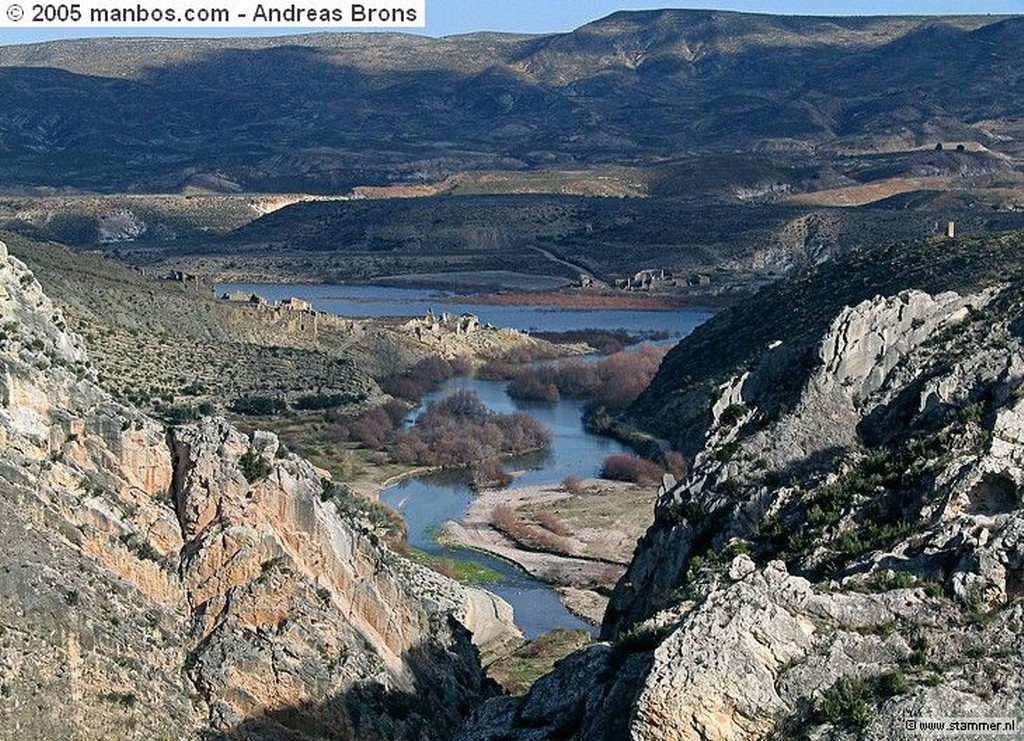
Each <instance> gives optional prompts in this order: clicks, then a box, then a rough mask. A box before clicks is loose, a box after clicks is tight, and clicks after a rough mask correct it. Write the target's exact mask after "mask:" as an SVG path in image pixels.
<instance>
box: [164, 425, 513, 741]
mask: <svg viewBox="0 0 1024 741" xmlns="http://www.w3.org/2000/svg"><path fill="white" fill-rule="evenodd" d="M172 447H173V450H174V456H175V475H174V491H175V499H176V502H177V507H178V515H179V517H180V520H181V524H182V532H183V533H184V539H185V548H184V554H185V555H184V558H183V561H182V567H181V573H182V578H183V582H184V586H185V589H186V591H187V592H188V595H189V600H190V603H191V605H192V609H193V615H194V621H193V625H192V637H193V640H194V642H195V649H194V651H193V653H192V654H191V655H190V672H191V675H192V677H193V679H194V681H195V682H196V686H197V687H198V688H199V689H200V691H201V692H202V693H203V695H204V696H205V697H206V698H207V700H208V702H209V704H210V707H211V714H212V717H213V719H214V724H215V725H216V726H217V727H221V728H231V727H235V726H237V725H239V724H243V723H245V721H246V719H247V718H251V717H252V716H254V715H256V714H259V713H260V712H261V711H263V710H265V709H267V708H280V707H301V706H303V705H304V704H310V703H311V704H312V707H310V708H309V709H308V710H306V711H304V712H302V713H296V716H297V718H298V720H294V719H293V721H292V722H291V723H290V724H289V725H288V727H290V728H293V729H296V730H299V731H301V730H303V729H304V728H314V727H316V726H317V724H318V723H319V722H320V721H319V716H320V714H321V713H323V712H324V711H325V710H329V711H330V714H331V715H332V716H340V717H347V720H346V724H347V726H348V727H349V728H350V729H351V732H352V733H353V734H354V736H355V737H357V738H373V737H380V738H388V737H390V734H391V733H392V732H393V731H394V729H395V728H396V727H398V726H396V725H395V724H396V723H397V722H398V721H397V720H396V719H394V718H392V717H390V716H391V715H392V713H390V712H389V710H388V708H387V704H386V703H385V704H384V705H380V706H379V707H377V708H376V709H377V712H370V709H368V708H363V709H362V710H361V711H360V712H359V713H358V714H355V715H353V714H352V713H351V710H350V709H348V707H347V703H348V702H349V699H348V698H349V697H350V696H351V693H352V692H353V689H354V688H356V687H357V686H359V685H360V683H367V682H372V683H374V684H375V685H377V686H378V687H382V688H387V692H388V697H389V698H391V699H389V700H388V701H387V702H400V703H401V704H402V705H404V706H405V712H406V713H407V714H409V715H410V716H413V717H414V718H416V719H418V720H414V721H412V722H410V724H409V728H408V729H407V730H406V731H404V732H413V731H415V735H417V736H418V737H420V736H424V737H428V738H435V737H436V738H443V737H446V736H447V735H448V734H449V733H450V732H451V731H452V730H453V729H454V727H455V726H456V725H457V724H458V722H459V721H460V720H461V713H464V712H465V708H466V707H467V706H468V704H469V703H471V702H473V701H475V700H477V699H479V698H481V697H485V696H487V695H488V694H490V693H491V690H490V688H489V686H488V684H487V682H486V681H485V680H484V677H483V674H482V671H481V668H480V660H479V651H478V647H477V645H474V641H475V642H476V643H477V644H478V645H479V646H480V647H481V648H484V649H487V648H489V647H490V645H491V644H493V643H495V642H501V641H503V640H508V639H509V638H511V637H514V636H517V635H518V631H517V630H516V629H515V628H514V626H513V625H512V621H511V609H510V608H509V607H508V605H506V604H504V603H503V602H501V601H500V600H498V599H497V598H495V597H492V596H490V595H486V596H485V595H484V594H481V593H478V592H476V590H469V589H466V588H463V587H461V586H460V585H458V584H455V583H453V582H451V581H450V580H448V579H445V578H444V577H441V576H439V575H437V574H435V573H434V572H432V571H429V570H428V569H425V568H423V567H421V566H418V565H416V564H414V563H411V562H409V561H407V560H405V559H403V558H401V557H398V556H396V555H395V554H393V553H391V552H390V551H389V550H388V549H387V548H385V547H383V546H382V544H381V542H380V540H379V538H378V534H377V532H376V527H375V526H374V524H373V523H372V522H371V521H370V520H369V519H367V518H360V517H358V516H357V517H355V518H349V519H347V520H342V519H341V518H340V517H339V515H338V511H337V509H336V508H335V505H334V503H333V502H334V499H333V497H337V496H345V495H344V494H338V493H334V492H333V490H332V487H331V485H330V483H329V482H325V481H323V479H321V477H320V476H319V474H317V473H316V472H315V471H314V469H313V467H312V466H311V465H310V464H309V463H308V462H306V461H304V460H302V459H300V458H298V457H296V456H294V455H290V454H287V453H285V452H284V451H283V449H281V448H280V446H279V443H278V441H277V438H276V437H275V436H273V435H271V434H269V433H257V434H256V435H255V436H254V437H253V438H252V439H250V438H248V437H247V436H245V435H242V434H241V433H239V432H238V431H237V430H235V429H234V428H232V427H231V426H230V425H228V424H226V423H225V422H223V421H222V420H216V419H208V420H205V421H204V422H203V423H202V424H201V425H197V426H190V427H184V428H179V429H177V430H175V431H174V432H173V433H172ZM328 494H330V496H328ZM484 603H486V604H484ZM428 677H429V678H430V680H431V681H425V678H428ZM339 698H345V700H344V701H341V700H339ZM395 698H400V699H399V700H396V699H395ZM280 722H281V721H280V720H278V721H275V722H274V723H270V724H269V725H268V726H267V731H266V732H267V733H268V734H269V736H268V737H271V736H273V735H274V733H279V732H281V731H280V729H277V730H276V731H274V730H273V729H274V728H275V726H276V725H277V724H279V723H280ZM303 724H305V725H303Z"/></svg>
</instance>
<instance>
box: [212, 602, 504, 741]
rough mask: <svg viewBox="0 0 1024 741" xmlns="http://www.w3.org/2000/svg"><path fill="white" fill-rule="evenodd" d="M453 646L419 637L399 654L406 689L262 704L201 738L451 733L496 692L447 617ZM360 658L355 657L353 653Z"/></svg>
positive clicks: (357, 689) (336, 740) (369, 686)
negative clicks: (236, 721) (273, 705)
mask: <svg viewBox="0 0 1024 741" xmlns="http://www.w3.org/2000/svg"><path fill="white" fill-rule="evenodd" d="M448 627H449V630H450V631H451V632H452V634H453V637H454V648H445V647H444V646H441V645H440V644H439V643H437V642H435V641H424V642H423V643H420V644H419V645H418V646H416V647H415V648H413V649H411V650H409V651H407V652H406V653H405V654H404V655H403V661H404V664H405V666H406V667H407V669H408V672H409V675H410V676H411V678H412V687H411V688H408V689H399V688H389V687H386V686H385V685H383V684H381V683H379V682H361V683H357V684H355V685H353V686H352V687H350V688H349V689H348V690H346V691H344V692H341V693H338V694H335V695H331V696H329V697H327V698H325V699H323V700H320V701H304V702H300V703H297V704H294V705H287V706H284V707H279V708H273V709H268V710H266V711H264V712H263V713H261V714H259V715H256V716H253V717H251V718H247V719H246V720H244V721H242V722H241V723H239V724H238V725H236V726H234V727H232V728H229V729H226V730H213V729H211V730H208V731H206V732H205V733H204V734H203V735H202V739H203V741H228V740H229V739H246V740H253V741H257V740H258V741H263V740H265V741H282V740H283V741H299V740H300V739H301V741H377V740H378V739H379V741H391V740H392V739H394V740H399V739H409V740H410V741H422V740H426V739H446V738H450V737H451V736H452V735H453V734H454V733H455V731H456V730H457V729H458V727H459V726H460V725H461V724H462V722H463V721H464V720H465V719H466V718H467V717H468V716H469V714H470V713H471V712H472V711H473V710H474V709H475V708H476V707H477V706H478V705H479V704H480V703H481V702H483V701H484V700H486V699H487V698H489V697H493V696H495V695H497V694H499V692H500V690H499V688H498V686H497V685H496V684H495V683H494V682H493V680H491V679H489V678H487V677H486V676H485V675H484V673H483V670H482V669H481V667H480V660H479V654H478V652H477V650H476V647H475V646H473V644H472V643H471V642H470V633H469V631H468V630H466V628H464V627H463V626H462V625H461V624H460V623H459V622H458V621H456V620H455V619H454V618H451V617H449V618H448ZM353 660H354V661H356V662H358V660H359V659H358V657H353Z"/></svg>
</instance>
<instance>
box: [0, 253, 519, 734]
mask: <svg viewBox="0 0 1024 741" xmlns="http://www.w3.org/2000/svg"><path fill="white" fill-rule="evenodd" d="M324 494H325V489H324V486H323V483H322V481H321V478H320V476H319V475H318V474H317V473H316V472H315V471H314V469H313V468H312V466H311V465H310V464H309V463H307V462H305V461H303V460H301V459H299V458H297V457H295V456H292V455H287V454H285V453H284V452H283V451H282V450H281V449H280V446H279V444H278V441H277V438H276V437H275V436H273V435H270V434H267V433H255V434H254V435H253V436H252V437H251V438H250V437H248V436H246V435H243V434H241V433H240V432H238V431H237V430H235V429H234V428H232V427H231V426H230V425H228V424H227V423H226V422H224V421H223V420H219V419H213V418H207V419H204V420H203V421H202V422H201V423H199V424H197V425H194V426H191V427H185V428H177V429H173V430H171V431H170V432H169V431H168V430H166V429H165V428H164V426H163V425H161V424H158V423H157V422H155V421H153V420H151V419H149V418H148V417H146V416H144V415H142V414H140V413H139V412H137V411H135V410H133V409H131V408H128V407H125V406H122V405H120V404H117V403H115V402H113V401H111V400H110V397H109V396H108V395H107V394H106V393H105V392H104V391H103V390H102V389H101V388H99V386H97V384H96V382H95V377H94V373H93V371H92V369H91V366H90V365H89V361H88V358H87V357H86V355H85V353H84V351H83V350H82V345H81V343H80V342H79V340H78V339H77V338H76V337H75V336H74V335H72V334H70V333H69V332H67V331H66V329H65V327H64V321H63V318H62V316H61V314H60V312H59V311H57V310H56V309H55V308H54V306H53V305H52V304H51V302H50V301H49V299H47V297H46V296H45V295H43V293H42V291H41V290H40V288H39V285H38V283H36V281H35V279H34V277H33V276H32V275H31V273H30V272H29V271H28V270H27V269H26V268H25V266H24V265H23V264H22V263H20V262H19V261H18V260H16V259H14V258H11V257H10V256H9V255H8V254H7V252H6V249H5V248H3V247H2V244H0V535H2V537H3V540H4V543H5V547H4V550H3V555H2V556H0V566H2V568H0V695H2V698H3V702H2V703H0V738H11V739H14V738H17V739H22V738H81V739H93V738H104V739H106V738H112V739H146V740H149V739H159V738H168V739H170V738H195V737H198V736H199V735H201V734H208V735H210V736H211V737H216V736H218V735H237V736H239V737H244V738H267V739H271V738H274V739H276V738H282V737H287V738H294V739H302V738H359V739H364V738H366V739H375V738H380V739H391V738H400V737H410V738H418V739H434V738H446V737H448V736H450V735H451V734H452V733H453V732H454V729H455V727H456V726H457V725H458V724H459V723H460V722H461V720H462V718H463V717H465V716H466V715H467V714H468V713H469V711H470V710H471V708H472V707H473V706H474V705H476V704H477V703H479V702H480V701H481V700H482V699H484V698H486V697H489V696H491V695H492V694H494V692H495V688H493V687H492V685H491V684H490V683H489V682H488V681H487V680H485V678H484V676H483V673H482V670H481V668H480V661H479V655H478V654H479V651H480V650H481V649H483V650H492V649H493V648H494V646H496V645H500V644H501V643H503V642H505V641H508V640H510V639H514V638H515V637H517V636H518V631H517V630H516V629H515V627H514V625H512V622H511V609H510V608H509V607H508V605H506V604H505V603H503V602H501V601H500V600H498V599H497V598H493V597H489V596H485V595H483V594H481V593H479V592H477V591H476V590H471V589H468V588H465V587H462V586H461V585H459V584H457V583H455V582H452V581H450V580H448V579H446V578H444V577H442V576H440V575H438V574H435V573H433V572H431V571H428V570H426V569H424V568H422V567H420V566H418V565H416V564H413V563H411V562H409V561H407V560H406V559H404V558H402V557H400V556H398V555H396V554H394V553H392V552H391V551H389V550H388V548H387V547H386V545H385V544H384V543H383V542H382V541H381V540H380V538H379V537H378V535H377V533H376V532H375V529H374V525H373V524H372V523H371V522H370V521H369V520H368V519H365V518H361V517H360V516H358V515H356V516H352V515H348V514H345V515H342V514H341V513H339V512H338V510H337V509H336V508H335V506H334V505H333V504H331V503H330V502H326V501H322V499H323V498H324V497H323V496H322V495H324ZM356 509H357V510H358V508H356Z"/></svg>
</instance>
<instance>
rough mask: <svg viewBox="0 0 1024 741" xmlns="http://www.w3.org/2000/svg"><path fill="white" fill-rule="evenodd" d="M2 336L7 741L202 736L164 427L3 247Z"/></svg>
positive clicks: (0, 526) (0, 717) (0, 708)
mask: <svg viewBox="0 0 1024 741" xmlns="http://www.w3.org/2000/svg"><path fill="white" fill-rule="evenodd" d="M0 324H2V330H0V332H2V339H0V450H2V451H3V452H2V457H0V510H2V514H0V532H2V535H3V541H4V544H5V545H4V551H3V556H2V560H3V566H4V568H3V569H0V573H2V576H0V580H2V582H3V590H2V593H3V595H4V596H3V602H2V608H0V634H2V637H0V647H2V648H0V686H2V688H3V695H4V702H3V703H2V705H0V735H2V736H3V737H5V738H56V737H68V732H69V729H75V730H74V731H73V734H75V735H74V737H80V738H101V737H117V738H139V739H149V738H155V737H160V736H164V737H173V736H177V735H178V734H180V733H189V732H195V731H197V730H198V729H200V728H202V727H203V725H204V724H205V720H206V715H207V712H206V708H205V704H204V702H203V700H202V698H200V697H199V696H198V695H197V694H196V693H195V692H194V690H193V689H192V688H191V686H190V685H189V684H188V683H187V682H183V681H182V676H181V667H182V665H183V664H184V661H185V657H186V652H187V646H186V639H185V636H184V633H183V631H182V626H183V625H186V624H187V622H188V619H189V614H190V611H189V607H188V601H187V598H186V593H185V591H184V590H183V589H182V587H181V584H180V581H179V579H178V577H177V574H176V573H175V570H176V565H177V558H178V553H179V551H180V549H181V547H182V539H181V531H180V529H179V527H178V523H177V518H176V517H175V515H174V510H173V508H172V506H171V499H170V483H171V462H170V456H169V455H168V454H167V447H166V443H165V438H164V432H163V429H162V428H161V427H160V426H158V425H157V424H155V423H154V422H152V421H151V420H149V419H147V418H146V417H144V416H142V415H140V414H138V413H137V412H134V411H133V410H131V409H127V408H125V407H122V406H120V405H117V404H114V403H111V402H110V400H109V399H108V398H107V397H106V395H105V394H104V393H103V392H102V391H100V390H99V388H97V386H96V385H95V384H94V383H93V372H92V369H91V367H90V366H89V363H88V360H87V358H86V356H85V353H84V351H83V349H82V346H81V344H80V343H79V342H78V340H77V339H76V338H75V337H74V336H72V335H70V334H68V333H67V332H65V331H64V319H63V317H62V315H61V313H60V311H58V310H57V309H55V308H54V306H53V304H52V303H51V302H50V301H49V299H48V298H47V297H46V296H45V295H43V293H42V291H41V290H40V288H39V285H38V283H36V281H35V279H34V277H33V276H32V274H31V273H30V272H29V271H28V270H27V269H26V268H25V266H24V264H23V263H21V262H19V261H18V260H15V259H13V258H11V257H9V256H8V255H7V251H6V248H5V247H3V246H2V245H0ZM142 707H160V708H161V712H160V713H142V712H140V710H139V709H140V708H142Z"/></svg>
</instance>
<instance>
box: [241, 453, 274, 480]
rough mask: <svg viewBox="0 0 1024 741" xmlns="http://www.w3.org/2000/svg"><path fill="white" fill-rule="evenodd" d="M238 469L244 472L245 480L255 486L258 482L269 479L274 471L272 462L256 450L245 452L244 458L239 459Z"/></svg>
mask: <svg viewBox="0 0 1024 741" xmlns="http://www.w3.org/2000/svg"><path fill="white" fill-rule="evenodd" d="M238 467H239V468H240V469H241V470H242V475H243V476H245V480H246V481H248V482H249V483H250V484H255V483H256V482H257V481H261V480H263V479H265V478H267V477H268V476H269V475H270V473H271V471H273V470H274V467H273V466H271V465H270V462H269V461H268V460H267V459H266V458H264V457H263V456H262V455H260V454H259V453H257V452H256V451H255V450H247V451H245V453H243V454H242V457H241V458H239V459H238Z"/></svg>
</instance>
